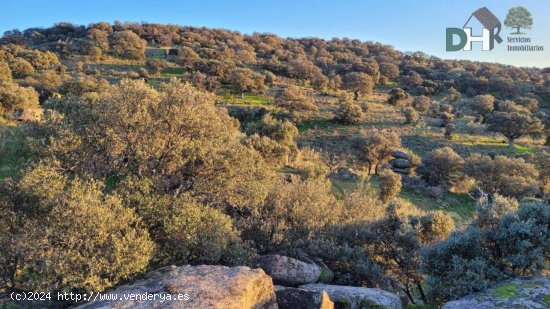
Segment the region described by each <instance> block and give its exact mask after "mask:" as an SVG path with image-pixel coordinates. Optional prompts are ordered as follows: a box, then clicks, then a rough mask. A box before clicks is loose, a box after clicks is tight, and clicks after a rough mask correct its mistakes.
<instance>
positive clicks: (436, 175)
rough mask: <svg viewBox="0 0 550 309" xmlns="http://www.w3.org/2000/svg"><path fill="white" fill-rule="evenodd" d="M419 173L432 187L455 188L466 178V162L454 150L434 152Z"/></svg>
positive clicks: (428, 156)
mask: <svg viewBox="0 0 550 309" xmlns="http://www.w3.org/2000/svg"><path fill="white" fill-rule="evenodd" d="M422 161H423V163H422V165H421V166H420V167H419V168H418V172H419V173H420V175H422V178H424V179H425V180H426V181H427V182H428V184H430V185H432V186H436V185H442V186H445V187H449V186H453V185H454V184H456V183H457V182H458V181H459V180H460V179H461V178H462V177H463V176H464V160H463V159H462V158H461V157H460V155H458V154H457V153H456V152H454V150H453V149H452V148H449V147H444V148H438V149H434V150H432V151H431V152H430V153H429V154H428V155H427V156H426V158H424V159H423V160H422Z"/></svg>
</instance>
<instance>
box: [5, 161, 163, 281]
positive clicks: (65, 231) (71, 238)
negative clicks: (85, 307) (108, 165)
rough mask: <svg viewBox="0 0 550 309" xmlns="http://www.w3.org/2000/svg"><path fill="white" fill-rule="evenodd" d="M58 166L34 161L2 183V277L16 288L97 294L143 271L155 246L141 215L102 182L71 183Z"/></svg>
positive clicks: (72, 180)
mask: <svg viewBox="0 0 550 309" xmlns="http://www.w3.org/2000/svg"><path fill="white" fill-rule="evenodd" d="M58 169H59V167H58V166H47V165H38V166H37V167H35V168H33V169H31V170H29V171H27V172H26V173H25V174H24V175H23V176H22V177H21V178H20V179H19V180H17V181H16V182H11V183H8V184H6V183H4V185H3V187H2V188H1V190H2V191H4V192H3V193H5V194H2V195H1V196H2V197H0V204H1V205H2V207H0V211H1V212H2V216H0V218H1V219H0V221H1V222H0V230H1V231H2V233H0V243H1V244H2V248H3V249H2V250H1V251H2V252H1V253H0V263H1V264H2V265H1V266H2V267H0V269H1V270H0V273H1V276H2V277H3V278H4V279H5V282H10V288H13V289H26V290H48V291H59V290H61V291H68V290H74V289H82V290H93V291H102V290H104V289H105V288H108V287H110V286H112V285H115V284H117V283H118V282H119V281H120V280H123V279H127V278H129V277H131V276H133V275H134V274H136V273H138V272H141V271H143V270H144V269H145V267H146V266H147V265H148V263H149V259H150V258H151V255H152V253H153V248H154V246H153V243H152V242H151V241H150V240H149V236H148V233H147V231H146V230H145V229H143V228H142V225H141V221H140V219H139V217H137V216H136V214H135V213H134V211H133V210H131V209H128V208H125V207H124V206H123V205H122V202H121V200H120V199H119V198H118V197H117V196H114V195H104V194H103V192H102V191H103V186H102V185H101V184H100V183H99V182H96V181H83V180H80V179H78V178H74V179H71V180H70V179H69V178H68V177H66V176H64V175H61V174H59V173H58V171H57V170H58ZM10 184H11V185H10ZM16 218H17V220H15V219H16ZM22 252H24V253H25V255H24V256H22V255H21V253H22ZM12 263H13V264H12Z"/></svg>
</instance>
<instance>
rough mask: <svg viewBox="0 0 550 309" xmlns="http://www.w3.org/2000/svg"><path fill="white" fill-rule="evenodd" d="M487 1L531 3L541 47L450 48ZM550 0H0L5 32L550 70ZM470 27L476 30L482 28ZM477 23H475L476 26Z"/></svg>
mask: <svg viewBox="0 0 550 309" xmlns="http://www.w3.org/2000/svg"><path fill="white" fill-rule="evenodd" d="M482 6H485V7H487V8H489V10H491V11H492V12H493V14H494V15H496V16H497V17H498V18H499V19H500V21H501V22H503V21H504V18H505V17H506V14H507V12H508V10H509V9H510V8H512V7H515V6H523V7H525V8H527V9H528V10H529V11H530V12H531V14H532V17H533V27H532V29H531V30H527V34H526V35H525V36H526V37H529V38H530V39H531V43H530V44H531V45H541V46H544V51H542V52H517V51H516V52H510V51H506V43H505V42H506V40H507V37H508V36H510V37H512V36H511V35H509V33H510V32H511V30H510V29H507V28H506V27H504V26H503V29H502V31H501V37H502V38H503V39H504V40H505V42H503V43H502V44H499V45H497V46H496V47H495V49H493V50H492V51H482V50H481V45H480V43H474V46H473V50H472V51H462V50H461V51H457V52H447V51H446V50H445V29H446V28H448V27H456V28H462V26H463V25H464V23H465V22H466V20H467V19H468V18H469V17H470V15H471V14H472V13H473V12H474V11H475V10H477V9H478V8H480V7H482ZM548 16H550V0H524V1H518V0H485V1H484V0H481V1H480V0H477V1H475V0H456V1H448V0H426V1H420V0H394V1H388V0H385V1H384V0H381V1H370V0H362V1H359V0H357V1H352V0H317V1H309V0H292V1H288V0H275V1H273V0H271V1H263V0H243V1H236V0H224V1H221V0H220V1H213V0H200V1H184V0H183V1H182V0H169V1H168V0H154V1H153V0H133V1H131V0H120V1H116V0H92V1H82V0H0V33H3V32H4V31H7V30H12V29H19V30H24V29H27V28H31V27H49V26H52V25H53V24H54V23H57V22H72V23H75V24H84V25H87V24H89V23H92V22H99V21H107V22H114V21H115V20H117V21H121V22H125V21H132V22H154V23H163V24H178V25H187V26H200V27H202V26H204V27H210V28H224V29H229V30H234V31H239V32H241V33H254V32H269V33H274V34H277V35H279V36H281V37H320V38H325V39H331V38H333V37H348V38H352V39H360V40H363V41H374V42H380V43H383V44H389V45H392V46H394V47H395V48H396V49H398V50H400V51H422V52H425V53H427V54H429V55H434V56H437V57H440V58H445V59H470V60H478V61H487V62H499V63H505V64H511V65H515V66H536V67H550V18H549V17H548ZM469 25H472V27H473V28H474V30H473V32H474V35H480V34H481V30H480V28H479V27H481V26H480V25H479V24H477V25H476V24H475V21H474V22H473V23H471V24H469ZM476 27H477V28H476Z"/></svg>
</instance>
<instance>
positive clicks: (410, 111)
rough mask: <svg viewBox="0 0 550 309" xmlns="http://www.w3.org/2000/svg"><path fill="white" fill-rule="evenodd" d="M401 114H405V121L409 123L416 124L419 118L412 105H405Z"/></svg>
mask: <svg viewBox="0 0 550 309" xmlns="http://www.w3.org/2000/svg"><path fill="white" fill-rule="evenodd" d="M403 114H404V115H405V123H406V124H410V125H413V126H415V125H417V124H418V121H419V119H420V117H419V115H418V112H417V111H416V110H415V109H414V108H412V107H405V108H404V109H403Z"/></svg>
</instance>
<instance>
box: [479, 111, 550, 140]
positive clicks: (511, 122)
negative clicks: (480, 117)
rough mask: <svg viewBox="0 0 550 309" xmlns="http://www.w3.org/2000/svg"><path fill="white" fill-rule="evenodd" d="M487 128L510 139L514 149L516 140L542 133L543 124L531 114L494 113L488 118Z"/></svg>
mask: <svg viewBox="0 0 550 309" xmlns="http://www.w3.org/2000/svg"><path fill="white" fill-rule="evenodd" d="M487 128H488V129H489V130H490V131H493V132H498V133H500V134H502V135H504V136H506V138H507V139H508V146H509V147H510V148H512V149H513V148H514V140H516V139H517V138H520V137H522V136H525V135H530V134H535V133H541V132H542V130H543V129H544V125H543V124H542V122H541V121H540V120H539V119H538V118H536V117H534V116H532V115H529V114H525V113H520V112H511V113H507V112H494V113H492V114H491V115H490V116H489V117H488V118H487Z"/></svg>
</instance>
